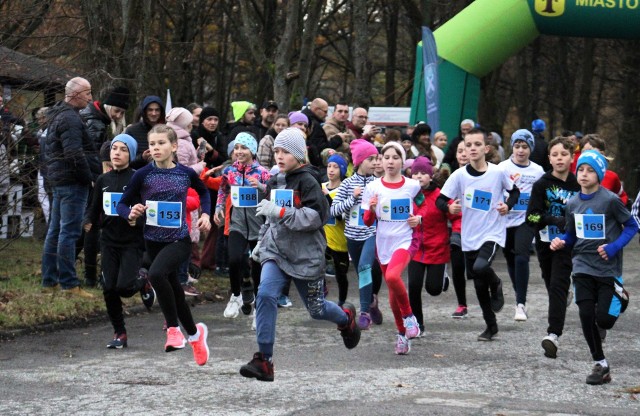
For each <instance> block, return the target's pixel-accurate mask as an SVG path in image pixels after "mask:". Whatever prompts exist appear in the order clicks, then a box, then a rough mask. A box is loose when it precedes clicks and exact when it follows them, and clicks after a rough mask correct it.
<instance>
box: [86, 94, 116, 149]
mask: <svg viewBox="0 0 640 416" xmlns="http://www.w3.org/2000/svg"><path fill="white" fill-rule="evenodd" d="M80 117H82V120H83V121H84V124H85V125H86V126H87V132H88V133H89V137H90V138H91V141H92V142H93V145H94V146H95V148H96V149H98V150H100V147H101V146H102V143H104V142H106V141H107V140H108V139H110V137H109V131H108V128H109V126H110V125H111V119H110V118H109V116H107V114H106V113H105V110H104V106H103V105H102V104H101V103H100V102H99V101H94V102H92V103H89V104H88V105H87V106H86V107H85V108H83V109H82V110H80Z"/></svg>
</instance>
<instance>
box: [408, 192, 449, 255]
mask: <svg viewBox="0 0 640 416" xmlns="http://www.w3.org/2000/svg"><path fill="white" fill-rule="evenodd" d="M421 193H422V195H424V201H422V203H421V204H420V206H418V205H417V204H416V203H415V199H414V205H413V215H421V216H422V223H420V224H418V226H417V227H416V228H414V229H413V241H412V243H411V246H412V247H416V248H417V251H416V254H415V255H414V256H413V259H412V260H414V261H417V262H420V263H424V264H445V263H448V262H449V258H450V252H449V228H448V226H447V220H449V219H450V220H451V221H452V222H453V221H455V220H457V222H458V224H459V223H460V218H461V216H460V215H451V214H445V213H444V212H442V211H440V210H439V209H438V207H436V199H437V198H438V196H439V195H440V188H434V189H432V190H425V189H423V190H422V191H421Z"/></svg>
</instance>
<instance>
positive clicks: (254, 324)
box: [251, 308, 256, 331]
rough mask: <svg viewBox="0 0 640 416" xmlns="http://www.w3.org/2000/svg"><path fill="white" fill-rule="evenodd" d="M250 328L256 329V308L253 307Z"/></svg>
mask: <svg viewBox="0 0 640 416" xmlns="http://www.w3.org/2000/svg"><path fill="white" fill-rule="evenodd" d="M251 318H252V319H251V330H252V331H255V330H256V310H255V308H254V309H253V313H252V314H251Z"/></svg>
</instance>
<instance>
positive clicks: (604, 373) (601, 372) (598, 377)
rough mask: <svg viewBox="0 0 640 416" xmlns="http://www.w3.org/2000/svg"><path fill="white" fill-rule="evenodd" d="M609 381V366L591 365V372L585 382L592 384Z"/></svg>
mask: <svg viewBox="0 0 640 416" xmlns="http://www.w3.org/2000/svg"><path fill="white" fill-rule="evenodd" d="M609 382H611V374H610V372H609V366H606V367H603V366H602V365H600V364H596V365H594V366H593V369H592V370H591V374H589V375H588V376H587V384H590V385H592V386H596V385H600V384H605V383H609Z"/></svg>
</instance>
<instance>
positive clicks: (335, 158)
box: [327, 154, 349, 179]
mask: <svg viewBox="0 0 640 416" xmlns="http://www.w3.org/2000/svg"><path fill="white" fill-rule="evenodd" d="M331 162H333V163H335V164H337V165H338V167H340V177H341V178H342V179H344V178H345V177H346V176H347V168H348V167H349V165H348V163H347V161H346V160H344V158H343V157H342V156H340V155H337V154H333V155H331V156H330V157H329V159H327V165H328V164H329V163H331Z"/></svg>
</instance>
